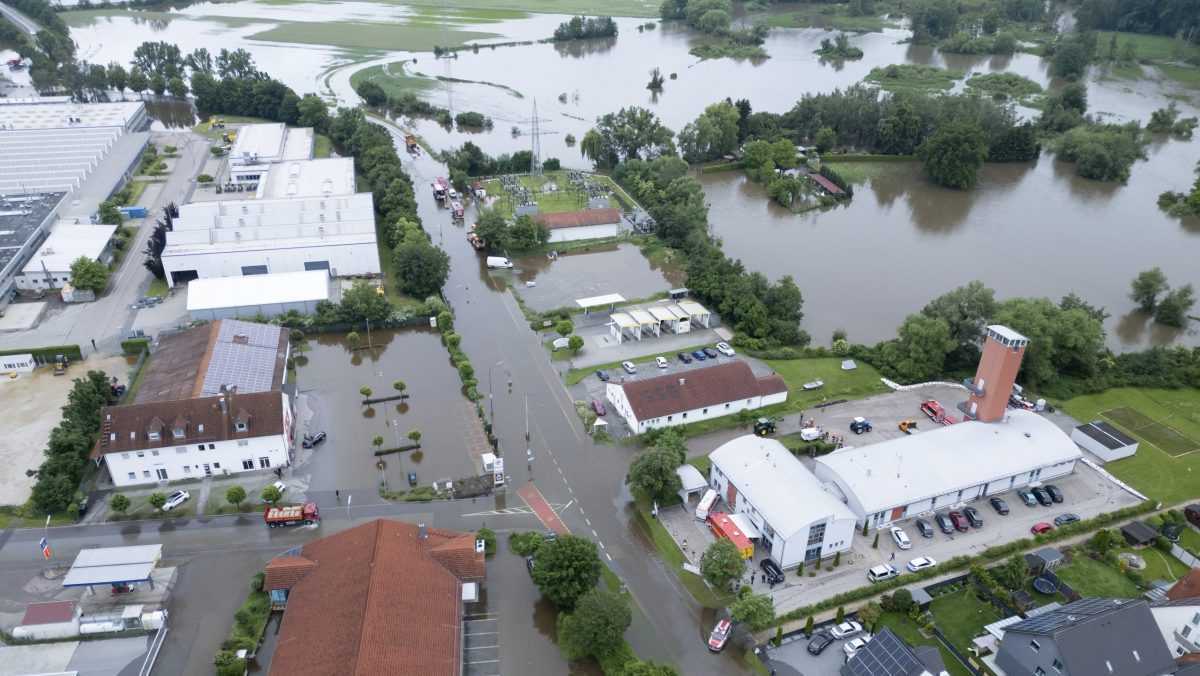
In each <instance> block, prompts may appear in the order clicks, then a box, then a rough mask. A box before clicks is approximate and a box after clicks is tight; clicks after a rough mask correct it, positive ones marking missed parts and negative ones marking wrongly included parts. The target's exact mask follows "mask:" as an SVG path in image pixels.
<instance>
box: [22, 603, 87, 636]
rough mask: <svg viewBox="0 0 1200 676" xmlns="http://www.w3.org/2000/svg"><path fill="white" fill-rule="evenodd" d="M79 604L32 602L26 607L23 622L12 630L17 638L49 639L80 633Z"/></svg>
mask: <svg viewBox="0 0 1200 676" xmlns="http://www.w3.org/2000/svg"><path fill="white" fill-rule="evenodd" d="M80 614H81V612H80V609H79V605H78V604H76V603H75V602H74V601H50V602H48V603H31V604H29V605H28V606H26V607H25V616H24V617H23V618H22V619H21V624H19V625H17V626H16V627H14V628H13V630H12V635H13V636H14V637H16V638H20V639H26V640H40V641H49V640H53V639H59V638H69V637H71V636H77V635H78V634H79V616H80Z"/></svg>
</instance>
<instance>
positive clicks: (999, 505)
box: [988, 498, 1008, 516]
mask: <svg viewBox="0 0 1200 676" xmlns="http://www.w3.org/2000/svg"><path fill="white" fill-rule="evenodd" d="M988 502H990V503H992V509H994V510H996V513H997V514H999V515H1000V516H1008V503H1007V502H1005V501H1004V500H1001V499H1000V498H992V499H991V500H988Z"/></svg>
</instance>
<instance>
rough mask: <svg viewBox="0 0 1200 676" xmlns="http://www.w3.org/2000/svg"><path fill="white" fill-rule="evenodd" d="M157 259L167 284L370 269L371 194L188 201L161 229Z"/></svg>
mask: <svg viewBox="0 0 1200 676" xmlns="http://www.w3.org/2000/svg"><path fill="white" fill-rule="evenodd" d="M162 261H163V267H164V269H165V270H166V276H167V283H168V284H169V285H171V286H174V285H175V284H179V283H186V282H189V281H191V280H193V279H207V278H212V277H235V276H239V275H263V274H269V273H277V272H301V271H304V270H327V271H328V272H329V274H330V275H332V276H334V277H347V276H357V275H377V274H379V271H380V270H379V251H378V249H377V247H376V244H375V212H374V207H373V203H372V199H371V194H370V193H356V194H353V195H347V196H341V197H338V196H334V197H323V196H319V197H301V198H281V199H261V200H233V201H225V202H198V203H193V204H187V205H184V206H183V207H181V208H180V210H179V217H178V218H177V219H175V227H174V230H173V231H171V232H168V233H167V246H166V248H165V249H164V250H163V255H162Z"/></svg>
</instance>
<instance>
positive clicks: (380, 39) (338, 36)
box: [249, 21, 499, 52]
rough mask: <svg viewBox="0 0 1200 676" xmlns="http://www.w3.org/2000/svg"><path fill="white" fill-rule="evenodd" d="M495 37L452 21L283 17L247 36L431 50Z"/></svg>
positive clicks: (356, 45) (364, 47) (274, 39)
mask: <svg viewBox="0 0 1200 676" xmlns="http://www.w3.org/2000/svg"><path fill="white" fill-rule="evenodd" d="M496 37H499V36H498V35H497V34H495V33H485V32H483V31H471V30H461V29H458V28H454V27H453V24H447V25H442V26H439V25H436V24H434V23H430V22H423V21H418V22H406V23H399V22H372V21H304V22H300V21H283V22H279V23H278V24H276V25H275V26H273V27H272V28H268V29H267V30H265V31H260V32H258V33H255V34H253V35H251V36H249V38H250V39H251V40H269V41H272V42H290V43H294V44H306V45H332V46H334V47H343V48H346V49H380V50H390V49H396V47H397V46H399V45H403V46H404V49H407V50H410V51H414V52H428V51H432V50H433V48H434V47H461V46H463V45H465V44H467V43H468V42H470V41H472V40H484V39H490V38H496Z"/></svg>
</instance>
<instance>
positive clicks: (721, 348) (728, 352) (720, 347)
mask: <svg viewBox="0 0 1200 676" xmlns="http://www.w3.org/2000/svg"><path fill="white" fill-rule="evenodd" d="M717 352H720V353H721V354H723V355H725V356H726V357H732V356H733V355H735V354H737V353H736V352H734V351H733V348H732V347H729V343H717Z"/></svg>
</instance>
